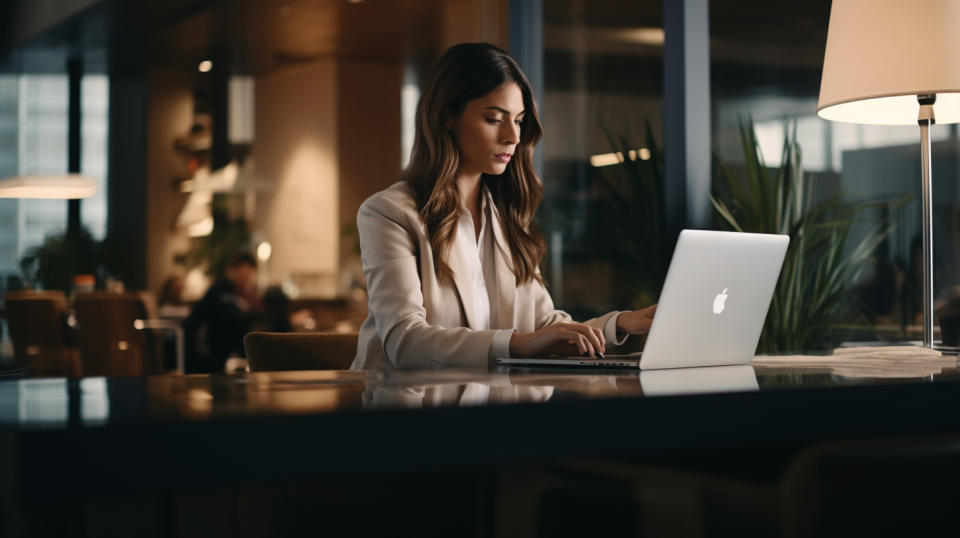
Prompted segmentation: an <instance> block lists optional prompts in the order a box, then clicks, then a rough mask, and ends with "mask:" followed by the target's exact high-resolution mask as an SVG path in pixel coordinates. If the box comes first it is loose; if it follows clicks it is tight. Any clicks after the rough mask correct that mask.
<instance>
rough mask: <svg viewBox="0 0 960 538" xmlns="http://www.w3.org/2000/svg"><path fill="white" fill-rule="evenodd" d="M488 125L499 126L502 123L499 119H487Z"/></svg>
mask: <svg viewBox="0 0 960 538" xmlns="http://www.w3.org/2000/svg"><path fill="white" fill-rule="evenodd" d="M487 123H491V124H493V125H497V124H499V123H500V120H498V119H497V118H487Z"/></svg>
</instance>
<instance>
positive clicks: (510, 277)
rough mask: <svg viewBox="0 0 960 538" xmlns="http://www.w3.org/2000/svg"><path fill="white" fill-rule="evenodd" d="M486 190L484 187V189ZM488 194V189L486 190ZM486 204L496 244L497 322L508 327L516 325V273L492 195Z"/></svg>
mask: <svg viewBox="0 0 960 538" xmlns="http://www.w3.org/2000/svg"><path fill="white" fill-rule="evenodd" d="M484 190H485V191H486V189H484ZM486 192H487V194H488V196H489V191H486ZM487 204H488V205H489V207H490V215H491V218H490V223H489V224H490V227H491V228H492V229H493V237H494V240H495V242H496V244H497V248H496V255H495V258H496V268H497V297H498V298H499V304H498V307H499V316H500V319H499V322H500V327H496V328H509V327H515V326H516V312H515V311H514V308H515V306H516V298H517V275H515V274H514V273H513V256H512V255H511V254H510V248H509V247H508V245H507V240H506V238H505V237H504V235H503V230H502V229H501V228H500V213H499V212H498V211H497V205H496V204H494V203H493V197H492V196H489V197H488V198H487Z"/></svg>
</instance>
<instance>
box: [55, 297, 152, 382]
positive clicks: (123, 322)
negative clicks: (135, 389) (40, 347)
mask: <svg viewBox="0 0 960 538" xmlns="http://www.w3.org/2000/svg"><path fill="white" fill-rule="evenodd" d="M74 306H75V309H76V315H77V325H78V340H79V343H80V356H81V357H82V360H83V374H84V375H86V376H139V375H149V374H155V373H161V372H162V371H163V364H162V355H161V353H160V351H159V349H158V342H156V341H155V339H154V338H153V336H152V335H151V334H150V333H148V332H144V331H140V330H137V328H136V327H134V321H136V320H138V319H147V318H149V313H148V312H147V304H146V303H145V302H144V300H143V298H142V297H141V296H140V295H138V294H135V293H107V292H99V291H98V292H91V293H80V294H77V297H76V300H75V302H74Z"/></svg>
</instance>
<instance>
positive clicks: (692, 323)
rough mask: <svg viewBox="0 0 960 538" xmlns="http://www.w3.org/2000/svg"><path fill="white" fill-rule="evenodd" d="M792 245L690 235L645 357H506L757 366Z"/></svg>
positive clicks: (514, 361)
mask: <svg viewBox="0 0 960 538" xmlns="http://www.w3.org/2000/svg"><path fill="white" fill-rule="evenodd" d="M789 243H790V238H789V237H788V236H786V235H770V234H750V233H735V232H714V231H707V230H684V231H683V232H681V233H680V238H679V239H678V240H677V246H676V248H675V249H674V251H673V258H672V259H671V260H670V268H669V269H668V270H667V277H666V280H665V281H664V284H663V290H662V291H661V292H660V302H659V305H658V306H657V313H656V315H655V316H654V317H653V324H652V325H651V327H650V334H648V335H647V342H646V344H645V346H644V349H643V353H641V354H633V355H610V354H608V355H607V356H606V358H605V359H590V358H585V357H544V358H499V359H497V360H496V362H497V364H500V365H508V366H549V367H557V366H569V367H575V368H640V369H643V370H647V369H658V368H686V367H697V366H719V365H731V364H749V363H750V362H751V361H753V355H754V352H755V351H756V349H757V343H758V342H759V340H760V332H761V331H762V329H763V322H764V320H765V319H766V317H767V310H768V309H769V307H770V299H771V298H772V297H773V291H774V289H775V288H776V285H777V278H778V277H779V276H780V268H781V267H782V266H783V258H784V256H785V255H786V252H787V246H788V245H789Z"/></svg>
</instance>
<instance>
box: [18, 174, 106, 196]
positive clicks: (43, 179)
mask: <svg viewBox="0 0 960 538" xmlns="http://www.w3.org/2000/svg"><path fill="white" fill-rule="evenodd" d="M95 194H97V180H96V179H93V178H89V177H84V176H81V175H79V174H64V175H49V176H43V175H30V176H16V177H10V178H6V179H0V198H51V199H60V200H65V199H67V200H73V199H78V198H90V197H91V196H93V195H95Z"/></svg>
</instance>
